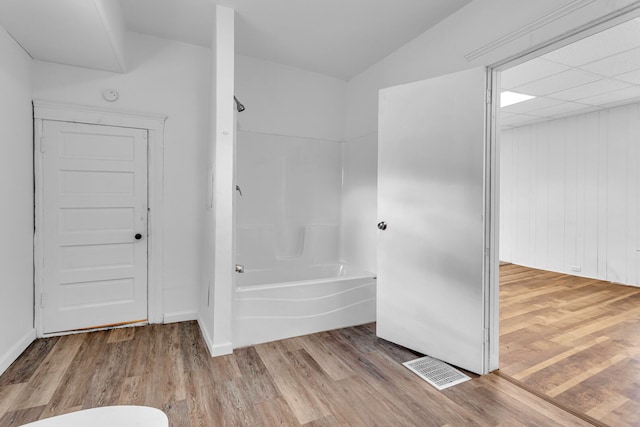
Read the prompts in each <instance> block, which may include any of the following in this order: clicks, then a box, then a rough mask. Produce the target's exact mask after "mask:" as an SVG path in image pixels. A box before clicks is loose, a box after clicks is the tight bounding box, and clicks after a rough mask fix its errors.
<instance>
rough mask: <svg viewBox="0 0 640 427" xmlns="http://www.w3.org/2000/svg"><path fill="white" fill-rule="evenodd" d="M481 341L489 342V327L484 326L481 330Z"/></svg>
mask: <svg viewBox="0 0 640 427" xmlns="http://www.w3.org/2000/svg"><path fill="white" fill-rule="evenodd" d="M482 342H483V343H488V342H489V329H488V328H484V329H483V330H482Z"/></svg>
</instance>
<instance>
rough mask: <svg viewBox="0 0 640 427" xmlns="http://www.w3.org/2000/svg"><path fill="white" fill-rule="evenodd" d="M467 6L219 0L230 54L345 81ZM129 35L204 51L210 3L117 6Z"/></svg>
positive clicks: (455, 1)
mask: <svg viewBox="0 0 640 427" xmlns="http://www.w3.org/2000/svg"><path fill="white" fill-rule="evenodd" d="M470 2H471V0H429V1H424V0H348V1H345V0H271V1H265V0H219V1H216V2H215V3H218V4H220V5H223V6H228V7H231V8H233V9H234V10H235V11H236V23H235V26H236V31H235V35H236V52H237V53H239V54H242V55H246V56H251V57H254V58H260V59H265V60H269V61H273V62H278V63H281V64H286V65H291V66H294V67H297V68H302V69H306V70H310V71H315V72H318V73H322V74H326V75H330V76H334V77H338V78H341V79H344V80H348V79H350V78H351V77H353V76H355V75H356V74H358V73H360V72H362V71H364V70H365V69H367V68H369V67H370V66H371V65H373V64H375V63H376V62H378V61H379V60H381V59H382V58H384V57H385V56H387V55H389V54H390V53H392V52H393V51H394V50H396V49H398V48H399V47H400V46H402V45H404V44H405V43H407V42H408V41H410V40H412V39H414V38H415V37H417V36H418V35H420V34H421V33H423V32H425V31H426V30H427V29H428V28H430V27H432V26H433V25H435V24H436V23H438V22H440V21H442V20H443V19H444V18H446V17H447V16H449V15H451V14H452V13H453V12H455V11H456V10H458V9H460V8H461V7H462V6H464V5H466V4H468V3H470ZM120 3H121V5H122V9H123V12H124V17H125V22H126V24H127V27H128V29H129V30H131V31H136V32H140V33H144V34H150V35H153V36H157V37H162V38H168V39H173V40H180V41H184V42H186V43H192V44H198V45H202V46H210V44H211V28H212V27H213V13H214V6H215V5H214V2H213V1H212V0H120Z"/></svg>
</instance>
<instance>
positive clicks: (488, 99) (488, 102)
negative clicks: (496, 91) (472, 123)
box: [486, 89, 492, 104]
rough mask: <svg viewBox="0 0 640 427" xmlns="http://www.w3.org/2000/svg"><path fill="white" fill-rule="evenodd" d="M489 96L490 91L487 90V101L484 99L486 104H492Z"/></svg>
mask: <svg viewBox="0 0 640 427" xmlns="http://www.w3.org/2000/svg"><path fill="white" fill-rule="evenodd" d="M491 95H492V94H491V89H487V99H486V101H487V104H491V102H492V99H491Z"/></svg>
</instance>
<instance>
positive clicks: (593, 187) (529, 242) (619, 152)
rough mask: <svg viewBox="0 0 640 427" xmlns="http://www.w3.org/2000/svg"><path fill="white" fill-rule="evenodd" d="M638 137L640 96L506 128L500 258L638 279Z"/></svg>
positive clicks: (630, 281) (596, 275)
mask: <svg viewBox="0 0 640 427" xmlns="http://www.w3.org/2000/svg"><path fill="white" fill-rule="evenodd" d="M638 141H640V104H631V105H627V106H622V107H618V108H614V109H610V110H604V111H601V112H593V113H589V114H582V115H578V116H572V117H567V118H563V119H559V120H554V121H550V122H543V123H539V124H534V125H530V126H524V127H519V128H515V129H510V130H507V131H504V132H502V134H501V141H500V143H501V159H500V161H501V177H500V192H501V200H500V204H501V209H500V217H501V221H502V222H501V227H500V259H501V260H503V261H510V262H514V263H517V264H521V265H526V266H530V267H535V268H540V269H544V270H551V271H557V272H561V273H569V274H575V275H580V276H586V277H592V278H597V279H602V280H608V281H612V282H617V283H624V284H629V285H639V284H640V282H639V279H640V278H639V277H638V267H640V264H639V263H638V259H639V258H640V252H638V249H640V234H639V232H640V204H639V202H640V173H639V172H638V164H639V163H640V148H639V145H638ZM574 266H575V267H579V268H580V269H581V271H580V272H574V271H572V270H571V268H572V267H574Z"/></svg>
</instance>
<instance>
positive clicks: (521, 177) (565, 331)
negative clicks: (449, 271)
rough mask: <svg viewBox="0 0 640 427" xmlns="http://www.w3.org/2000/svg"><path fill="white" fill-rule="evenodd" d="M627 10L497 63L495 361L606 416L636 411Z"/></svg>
mask: <svg viewBox="0 0 640 427" xmlns="http://www.w3.org/2000/svg"><path fill="white" fill-rule="evenodd" d="M638 15H639V13H638V11H633V12H630V13H627V14H625V15H623V16H619V17H616V18H614V19H612V20H610V21H608V22H606V23H603V24H600V25H597V26H594V27H593V28H590V29H588V30H585V31H583V32H581V33H578V34H575V35H573V36H571V37H570V38H568V39H565V40H564V41H561V42H559V43H557V44H555V45H553V46H550V47H547V48H545V49H543V50H541V51H538V52H533V53H531V54H528V55H526V56H523V57H522V58H519V59H517V60H515V61H510V62H507V63H505V64H503V65H500V66H497V67H496V70H499V71H501V76H500V81H501V82H500V89H501V95H502V97H503V98H502V106H501V108H500V114H499V115H500V118H499V120H498V123H499V125H501V127H500V139H499V145H500V160H499V164H500V166H499V167H500V173H499V175H500V208H499V209H500V231H499V234H500V245H499V246H500V260H501V261H502V262H504V263H507V265H502V266H501V267H500V275H501V295H500V300H501V302H500V311H501V321H500V330H501V333H500V335H501V337H500V339H501V345H500V355H501V373H502V374H504V375H508V376H510V377H511V378H512V379H514V380H515V381H518V382H520V383H522V384H523V385H524V386H525V387H528V388H530V389H533V390H535V391H537V392H539V393H541V394H542V395H545V396H546V397H548V398H549V399H551V400H553V401H555V402H556V403H557V404H558V405H559V406H563V407H566V408H567V409H569V410H571V411H574V412H576V413H580V414H582V415H584V416H585V417H587V418H589V419H590V420H592V421H595V422H599V423H606V424H611V425H616V424H617V425H619V424H620V423H621V422H625V423H629V422H633V421H635V422H638V421H639V420H638V419H635V418H633V416H636V417H637V414H638V413H640V412H639V408H640V402H638V401H636V400H635V399H634V397H633V396H632V395H631V394H629V393H628V392H627V391H628V390H629V389H631V388H634V387H637V385H638V384H639V383H640V365H638V364H637V362H636V360H637V359H638V357H639V356H640V335H639V334H638V333H637V332H636V331H637V330H639V329H638V326H640V322H638V320H637V317H638V316H637V314H636V307H637V302H638V301H640V288H637V286H639V285H640V276H639V269H640V256H639V254H640V252H638V250H639V249H640V174H638V172H637V169H638V168H637V165H638V164H639V162H640V144H639V143H638V142H639V141H640V19H639V18H638ZM569 42H571V44H568V43H569ZM559 46H561V47H559ZM554 48H557V49H554ZM552 49H554V50H552ZM625 285H627V286H625ZM634 414H635V415H634ZM630 417H631V418H630Z"/></svg>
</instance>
